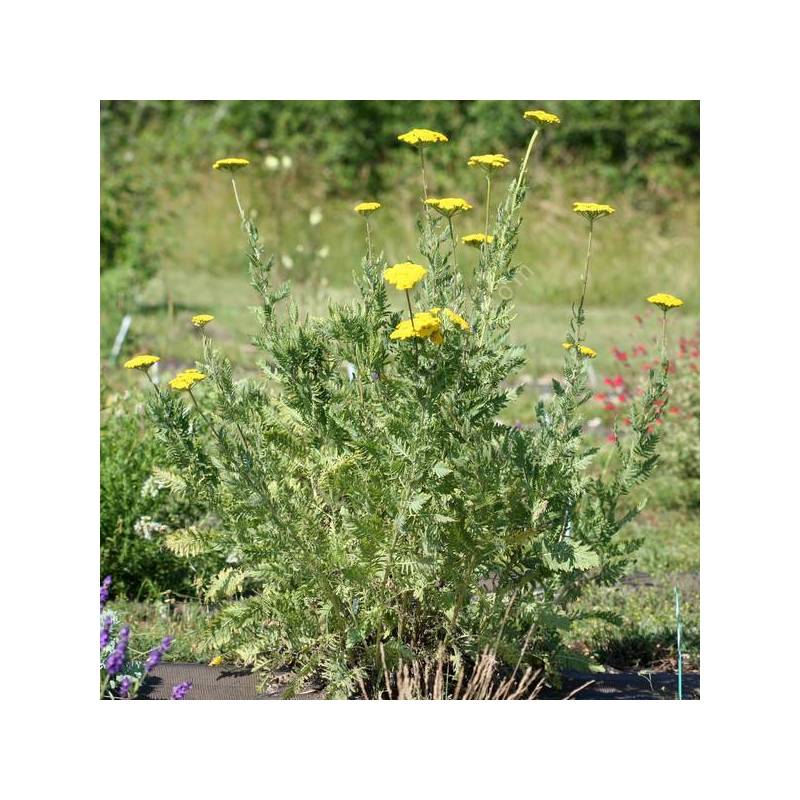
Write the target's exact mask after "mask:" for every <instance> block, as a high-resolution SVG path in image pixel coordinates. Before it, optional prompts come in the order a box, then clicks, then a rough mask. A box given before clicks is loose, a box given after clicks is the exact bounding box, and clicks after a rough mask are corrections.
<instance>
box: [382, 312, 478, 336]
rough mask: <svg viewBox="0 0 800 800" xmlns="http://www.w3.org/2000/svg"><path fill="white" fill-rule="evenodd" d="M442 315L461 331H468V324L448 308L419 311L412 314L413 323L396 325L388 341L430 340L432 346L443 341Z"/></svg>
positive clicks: (405, 320)
mask: <svg viewBox="0 0 800 800" xmlns="http://www.w3.org/2000/svg"><path fill="white" fill-rule="evenodd" d="M442 315H444V316H445V317H446V318H447V319H448V320H450V322H452V323H453V325H456V326H457V327H459V328H461V330H462V331H468V330H469V322H467V321H466V320H465V319H464V317H462V316H461V315H460V314H456V312H455V311H453V310H452V309H450V308H439V307H438V306H437V307H436V308H432V309H431V310H430V311H419V312H418V313H416V314H414V322H413V324H412V322H411V320H410V319H404V320H402V321H401V322H398V323H397V327H395V329H394V330H393V331H392V332H391V333H390V334H389V338H390V339H395V340H396V339H412V338H415V337H416V338H417V339H430V340H431V341H432V342H433V343H434V344H441V343H442V342H443V341H444V332H443V330H442Z"/></svg>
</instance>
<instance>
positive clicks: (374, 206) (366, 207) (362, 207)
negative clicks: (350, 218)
mask: <svg viewBox="0 0 800 800" xmlns="http://www.w3.org/2000/svg"><path fill="white" fill-rule="evenodd" d="M380 207H381V204H380V203H372V202H369V203H359V204H358V205H357V206H356V207H355V208H354V209H353V211H355V212H356V214H361V216H362V217H366V216H368V215H369V214H374V213H375V212H376V211H377V210H378V209H379V208H380Z"/></svg>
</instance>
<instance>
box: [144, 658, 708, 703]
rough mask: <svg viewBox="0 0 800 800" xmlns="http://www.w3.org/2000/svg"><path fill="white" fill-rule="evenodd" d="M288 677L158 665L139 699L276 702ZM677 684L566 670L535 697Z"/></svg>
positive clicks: (652, 692)
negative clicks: (177, 694) (179, 693)
mask: <svg viewBox="0 0 800 800" xmlns="http://www.w3.org/2000/svg"><path fill="white" fill-rule="evenodd" d="M288 679H289V675H288V674H284V673H277V674H276V676H275V681H274V683H273V684H272V685H271V686H267V687H266V688H265V691H263V692H260V693H259V692H258V683H259V679H258V678H257V677H256V676H255V675H253V674H252V673H251V672H248V671H247V670H231V669H225V668H224V667H207V666H205V664H179V663H163V664H159V665H158V666H157V667H155V669H154V670H153V672H152V673H151V674H150V675H149V676H148V678H147V680H146V681H145V683H144V686H143V687H142V689H141V692H140V699H142V700H169V697H170V693H171V691H172V687H173V686H175V685H176V684H179V683H181V682H182V681H191V682H192V690H191V691H190V692H189V693H188V694H187V695H186V700H279V699H281V694H282V693H283V691H284V689H285V685H286V683H287V681H288ZM587 684H588V685H587ZM677 687H678V676H677V675H675V674H674V673H671V672H651V673H636V672H617V671H609V672H602V673H583V672H565V673H564V675H563V683H562V685H561V686H560V687H558V688H557V689H556V688H547V689H545V690H544V691H543V692H542V694H541V695H540V697H541V699H544V700H561V699H564V698H565V697H567V696H570V695H572V697H573V699H575V700H674V699H675V698H676V696H677V690H678V689H677ZM576 690H578V691H576ZM573 693H574V694H573ZM324 696H325V695H324V692H323V691H322V689H321V687H318V686H316V687H315V686H307V687H306V688H305V689H303V691H302V692H301V693H299V694H298V695H297V696H296V697H295V698H293V699H296V700H321V699H324ZM683 698H684V700H698V699H699V698H700V673H699V672H687V673H684V675H683Z"/></svg>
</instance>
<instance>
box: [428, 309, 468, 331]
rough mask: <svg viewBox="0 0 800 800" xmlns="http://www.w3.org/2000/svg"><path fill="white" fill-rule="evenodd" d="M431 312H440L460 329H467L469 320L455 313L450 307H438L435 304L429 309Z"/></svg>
mask: <svg viewBox="0 0 800 800" xmlns="http://www.w3.org/2000/svg"><path fill="white" fill-rule="evenodd" d="M431 314H439V315H440V316H441V314H444V315H445V316H446V317H447V319H449V320H450V322H452V323H453V325H458V327H459V328H461V330H462V331H468V330H469V322H467V321H466V320H465V319H464V317H462V316H461V315H460V314H456V312H455V311H453V310H452V309H450V308H439V307H438V306H437V307H436V308H432V309H431Z"/></svg>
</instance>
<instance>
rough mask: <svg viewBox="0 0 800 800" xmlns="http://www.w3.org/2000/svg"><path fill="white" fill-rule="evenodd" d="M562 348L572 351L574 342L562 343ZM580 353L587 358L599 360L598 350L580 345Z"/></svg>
mask: <svg viewBox="0 0 800 800" xmlns="http://www.w3.org/2000/svg"><path fill="white" fill-rule="evenodd" d="M561 346H562V347H563V348H564V349H565V350H571V349H572V346H573V345H572V342H562V344H561ZM578 352H579V353H580V354H581V355H582V356H586V358H597V351H596V350H592V348H591V347H587V346H586V345H584V344H579V345H578Z"/></svg>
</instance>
